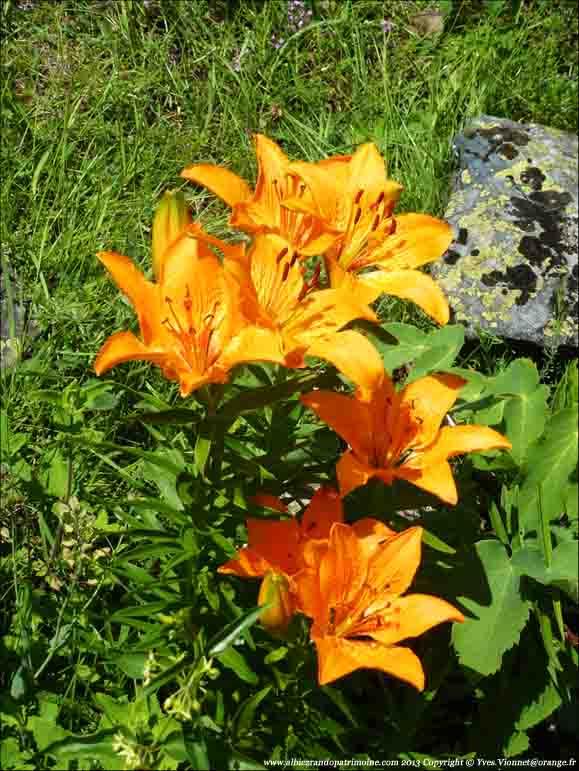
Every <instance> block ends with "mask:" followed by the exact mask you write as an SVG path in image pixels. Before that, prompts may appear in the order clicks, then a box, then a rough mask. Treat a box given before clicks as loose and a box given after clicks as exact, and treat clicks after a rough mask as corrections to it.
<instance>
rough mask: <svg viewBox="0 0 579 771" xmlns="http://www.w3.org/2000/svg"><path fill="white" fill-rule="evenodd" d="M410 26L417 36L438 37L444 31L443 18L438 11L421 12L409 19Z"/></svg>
mask: <svg viewBox="0 0 579 771" xmlns="http://www.w3.org/2000/svg"><path fill="white" fill-rule="evenodd" d="M410 26H411V27H412V29H413V30H414V31H415V32H417V33H418V34H419V35H424V36H427V35H440V33H441V32H443V31H444V16H443V15H442V13H440V11H436V10H430V11H421V12H420V13H417V14H416V15H415V16H413V17H412V18H411V19H410Z"/></svg>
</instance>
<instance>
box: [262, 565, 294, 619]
mask: <svg viewBox="0 0 579 771" xmlns="http://www.w3.org/2000/svg"><path fill="white" fill-rule="evenodd" d="M257 604H258V605H269V607H267V608H266V609H265V610H264V611H263V612H262V614H261V616H260V617H259V619H260V621H261V624H262V626H264V627H265V629H267V631H268V632H270V633H272V634H283V633H284V632H286V630H287V628H288V626H289V623H290V621H291V618H292V616H293V614H294V607H293V602H292V597H291V593H290V589H289V583H288V580H287V578H286V577H285V576H284V575H282V574H281V573H273V572H272V571H269V572H268V573H266V574H265V576H264V578H263V581H262V582H261V587H260V589H259V597H258V598H257Z"/></svg>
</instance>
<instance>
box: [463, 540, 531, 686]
mask: <svg viewBox="0 0 579 771" xmlns="http://www.w3.org/2000/svg"><path fill="white" fill-rule="evenodd" d="M475 549H476V554H477V556H478V559H479V560H480V564H479V566H478V567H479V570H480V568H481V567H482V571H483V575H478V576H477V575H474V572H473V575H471V576H470V586H469V584H468V583H467V587H468V588H470V589H471V593H470V595H460V596H459V597H458V599H459V601H460V602H461V603H462V605H463V606H464V607H465V608H466V610H467V612H468V613H470V614H471V616H472V617H470V618H469V617H468V616H467V618H466V620H465V621H464V623H462V624H454V625H453V628H452V639H453V645H454V647H455V650H456V652H457V654H458V657H459V659H460V661H461V663H462V664H463V665H464V666H466V667H469V668H470V669H473V670H475V672H480V674H482V675H490V674H492V673H493V672H496V671H497V670H498V669H499V667H500V666H501V660H502V657H503V655H504V653H505V652H506V651H508V650H509V649H510V648H512V647H513V645H515V644H516V643H517V641H518V639H519V637H520V635H521V632H522V630H523V628H524V626H525V624H526V622H527V618H528V616H529V608H530V604H529V602H527V601H526V600H523V599H522V597H521V595H520V587H519V583H520V574H519V572H518V570H517V569H516V568H515V566H514V565H513V564H512V562H511V561H510V560H509V558H508V556H507V552H506V551H505V548H504V546H503V545H502V544H501V543H500V542H499V541H490V540H489V541H479V542H478V543H477V544H476V545H475ZM472 568H473V571H474V569H476V568H475V566H474V565H473V566H472ZM468 579H469V576H465V580H467V581H468Z"/></svg>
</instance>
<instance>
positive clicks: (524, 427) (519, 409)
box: [504, 386, 549, 465]
mask: <svg viewBox="0 0 579 771" xmlns="http://www.w3.org/2000/svg"><path fill="white" fill-rule="evenodd" d="M548 395H549V389H548V388H547V386H539V387H538V388H536V389H535V390H534V391H530V392H523V393H521V394H517V395H516V396H513V397H512V398H511V399H509V400H508V402H507V403H506V404H505V408H504V420H505V423H506V426H507V431H506V434H507V436H508V438H509V439H510V441H511V443H512V445H513V448H512V450H511V454H512V456H513V458H514V459H515V460H516V462H517V463H518V464H519V465H522V464H523V463H524V461H525V459H526V457H527V452H528V449H529V446H530V445H531V444H532V443H533V442H534V441H535V440H537V439H538V438H539V437H540V436H541V434H542V433H543V430H544V428H545V414H546V410H547V397H548Z"/></svg>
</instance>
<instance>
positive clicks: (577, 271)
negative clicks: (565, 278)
mask: <svg viewBox="0 0 579 771" xmlns="http://www.w3.org/2000/svg"><path fill="white" fill-rule="evenodd" d="M571 275H572V276H573V278H574V279H575V281H577V279H578V278H579V265H577V263H575V265H573V269H572V270H571Z"/></svg>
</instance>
